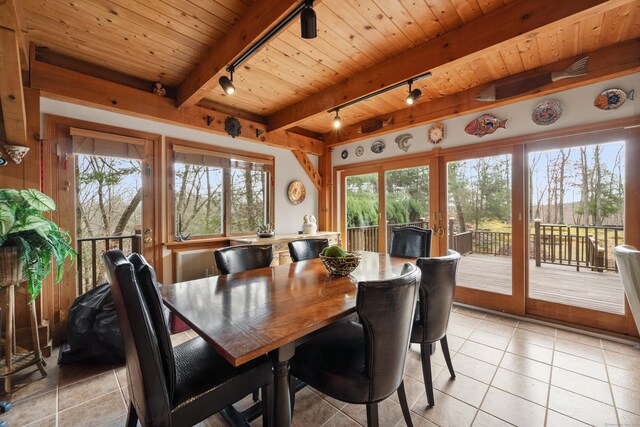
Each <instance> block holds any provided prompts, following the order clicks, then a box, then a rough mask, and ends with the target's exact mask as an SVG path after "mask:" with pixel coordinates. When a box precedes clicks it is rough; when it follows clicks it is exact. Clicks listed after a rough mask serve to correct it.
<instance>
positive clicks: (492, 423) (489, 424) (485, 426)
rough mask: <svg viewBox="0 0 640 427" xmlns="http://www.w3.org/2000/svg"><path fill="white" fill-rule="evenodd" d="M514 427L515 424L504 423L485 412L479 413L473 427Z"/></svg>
mask: <svg viewBox="0 0 640 427" xmlns="http://www.w3.org/2000/svg"><path fill="white" fill-rule="evenodd" d="M512 425H513V424H509V423H508V422H506V421H502V420H501V419H500V418H496V417H494V416H493V415H489V414H487V413H486V412H484V411H478V415H476V419H475V420H473V427H508V426H512Z"/></svg>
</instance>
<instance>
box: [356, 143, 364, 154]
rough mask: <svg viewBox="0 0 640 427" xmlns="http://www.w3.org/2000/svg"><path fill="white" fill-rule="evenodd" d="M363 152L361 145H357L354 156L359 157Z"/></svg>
mask: <svg viewBox="0 0 640 427" xmlns="http://www.w3.org/2000/svg"><path fill="white" fill-rule="evenodd" d="M363 154H364V148H362V145H358V148H356V156H358V157H360V156H362V155H363Z"/></svg>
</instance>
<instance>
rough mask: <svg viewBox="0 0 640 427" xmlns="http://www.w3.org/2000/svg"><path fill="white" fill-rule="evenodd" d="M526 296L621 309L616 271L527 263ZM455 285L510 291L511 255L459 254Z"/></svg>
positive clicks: (592, 306) (622, 307) (616, 312)
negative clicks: (527, 281) (539, 265)
mask: <svg viewBox="0 0 640 427" xmlns="http://www.w3.org/2000/svg"><path fill="white" fill-rule="evenodd" d="M529 281H530V285H529V296H530V297H531V298H535V299H540V300H545V301H551V302H557V303H560V304H567V305H572V306H577V307H583V308H589V309H593V310H599V311H605V312H608V313H615V314H623V313H624V290H623V287H622V282H621V281H620V277H619V276H618V274H616V273H611V272H604V273H598V272H595V271H590V270H584V269H583V270H580V271H576V269H575V267H568V266H562V265H555V264H542V266H541V267H536V266H535V264H533V263H530V265H529ZM458 286H465V287H468V288H474V289H481V290H485V291H490V292H497V293H501V294H507V295H510V294H511V258H509V257H503V256H493V255H478V254H471V255H466V256H464V257H463V258H462V262H461V264H460V270H459V273H458Z"/></svg>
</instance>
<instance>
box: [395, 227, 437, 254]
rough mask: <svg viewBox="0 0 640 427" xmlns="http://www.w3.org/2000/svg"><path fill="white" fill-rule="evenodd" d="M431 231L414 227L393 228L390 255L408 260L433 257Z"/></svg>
mask: <svg viewBox="0 0 640 427" xmlns="http://www.w3.org/2000/svg"><path fill="white" fill-rule="evenodd" d="M431 233H432V231H431V229H428V228H420V227H414V226H408V227H401V228H393V229H392V230H391V244H390V246H389V255H391V256H400V257H407V258H420V257H428V256H431Z"/></svg>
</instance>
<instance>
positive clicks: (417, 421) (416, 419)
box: [396, 411, 438, 427]
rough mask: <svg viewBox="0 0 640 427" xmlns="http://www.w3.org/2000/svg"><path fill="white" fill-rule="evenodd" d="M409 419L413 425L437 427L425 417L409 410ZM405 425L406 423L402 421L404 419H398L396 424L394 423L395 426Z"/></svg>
mask: <svg viewBox="0 0 640 427" xmlns="http://www.w3.org/2000/svg"><path fill="white" fill-rule="evenodd" d="M411 421H412V422H413V427H438V426H437V425H436V424H434V423H432V422H431V421H429V420H427V419H426V418H422V417H421V416H419V415H418V414H416V413H415V412H413V411H412V412H411ZM405 426H406V423H405V422H404V419H402V420H400V421H398V424H396V427H405Z"/></svg>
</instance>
